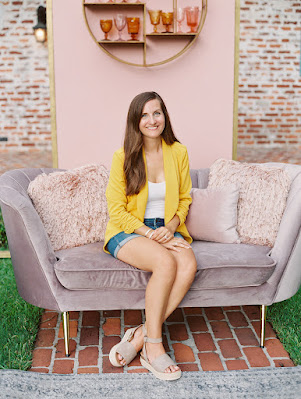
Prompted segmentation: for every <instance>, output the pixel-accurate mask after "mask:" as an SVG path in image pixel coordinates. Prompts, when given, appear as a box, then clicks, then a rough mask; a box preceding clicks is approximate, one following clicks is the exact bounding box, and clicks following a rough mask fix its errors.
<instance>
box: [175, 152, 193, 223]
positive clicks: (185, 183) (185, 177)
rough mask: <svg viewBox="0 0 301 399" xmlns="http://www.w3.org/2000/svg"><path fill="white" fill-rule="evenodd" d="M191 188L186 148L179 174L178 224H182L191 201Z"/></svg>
mask: <svg viewBox="0 0 301 399" xmlns="http://www.w3.org/2000/svg"><path fill="white" fill-rule="evenodd" d="M191 188H192V182H191V177H190V172H189V159H188V153H187V149H185V154H184V157H183V159H182V165H181V174H180V190H179V206H178V209H177V212H176V215H178V216H179V219H180V225H182V224H183V223H184V222H185V220H186V216H187V214H188V209H189V205H190V204H191V202H192V199H191V195H190V191H191Z"/></svg>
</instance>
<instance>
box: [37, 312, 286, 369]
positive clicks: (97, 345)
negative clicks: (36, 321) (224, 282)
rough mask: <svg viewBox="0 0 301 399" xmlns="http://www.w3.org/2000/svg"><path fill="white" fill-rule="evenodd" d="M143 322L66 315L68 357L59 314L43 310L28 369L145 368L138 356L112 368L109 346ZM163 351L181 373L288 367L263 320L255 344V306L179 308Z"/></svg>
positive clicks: (119, 315) (137, 317)
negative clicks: (262, 331)
mask: <svg viewBox="0 0 301 399" xmlns="http://www.w3.org/2000/svg"><path fill="white" fill-rule="evenodd" d="M142 322H144V311H142V310H122V311H120V310H111V311H85V312H71V313H70V351H71V353H70V357H69V358H66V357H65V355H64V340H63V329H62V321H61V316H60V314H58V313H57V312H53V311H50V310H47V311H45V313H44V314H43V316H42V320H41V325H40V330H39V333H38V336H37V339H36V344H35V349H34V351H33V362H32V368H31V371H37V372H44V373H59V374H79V373H137V372H138V373H141V372H147V370H145V369H144V368H143V367H142V366H141V364H140V361H139V357H138V356H137V357H136V358H135V359H134V360H133V361H132V362H131V363H130V364H129V365H128V366H126V367H124V368H117V367H113V366H111V364H110V362H109V358H108V354H109V351H110V348H111V347H112V346H113V345H115V344H116V343H118V342H119V341H120V340H121V338H122V336H123V334H124V332H125V331H126V330H127V329H128V328H130V327H133V326H136V325H138V324H140V323H142ZM163 333H164V335H163V342H164V346H165V349H166V351H167V352H168V353H169V354H170V355H171V356H172V357H174V359H175V360H176V362H177V363H178V364H179V365H180V367H181V369H182V370H183V371H202V370H203V371H213V370H240V369H248V368H253V367H292V366H294V364H293V362H292V361H291V360H290V358H289V355H288V353H287V352H286V351H285V349H284V348H283V346H282V344H281V342H280V341H279V339H278V338H277V337H276V334H275V332H274V331H273V329H272V328H271V326H270V324H269V323H267V332H266V344H265V348H263V349H262V348H260V347H259V333H260V313H259V307H258V306H242V307H240V306H236V307H224V308H221V307H217V308H183V309H181V308H178V309H176V310H175V312H174V313H173V314H172V315H171V316H170V317H169V318H168V319H167V321H166V322H165V323H164V327H163Z"/></svg>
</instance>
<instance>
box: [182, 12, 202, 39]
mask: <svg viewBox="0 0 301 399" xmlns="http://www.w3.org/2000/svg"><path fill="white" fill-rule="evenodd" d="M185 12H186V17H187V25H188V26H189V27H190V32H189V33H196V27H197V26H198V23H199V12H200V9H199V7H186V8H185Z"/></svg>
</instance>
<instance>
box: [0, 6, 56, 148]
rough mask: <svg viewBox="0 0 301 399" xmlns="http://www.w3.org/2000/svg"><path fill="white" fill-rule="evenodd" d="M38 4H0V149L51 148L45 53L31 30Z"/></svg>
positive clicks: (46, 59) (45, 50) (44, 49)
mask: <svg viewBox="0 0 301 399" xmlns="http://www.w3.org/2000/svg"><path fill="white" fill-rule="evenodd" d="M39 5H44V6H46V1H43V0H42V1H41V0H20V1H12V0H10V1H6V0H4V1H0V15H1V17H0V150H10V149H13V150H24V151H27V150H35V149H47V150H50V149H51V127H50V98H49V77H48V76H49V75H48V50H47V45H43V44H41V43H37V42H36V40H35V37H34V33H33V29H32V28H33V26H34V25H35V24H36V23H37V16H36V12H37V11H36V10H37V7H38V6H39ZM2 140H7V141H2Z"/></svg>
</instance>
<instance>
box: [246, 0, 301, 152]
mask: <svg viewBox="0 0 301 399" xmlns="http://www.w3.org/2000/svg"><path fill="white" fill-rule="evenodd" d="M240 5H241V11H240V20H241V21H240V66H239V102H238V110H239V111H238V112H239V121H238V123H239V125H238V146H239V147H247V146H252V147H256V146H260V147H262V146H264V147H277V146H283V145H285V146H296V145H298V146H301V107H300V105H301V78H300V72H299V71H300V44H301V43H300V38H301V35H300V33H301V32H300V31H301V28H300V18H301V2H300V1H296V0H269V1H263V0H258V1H255V0H241V2H240Z"/></svg>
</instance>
